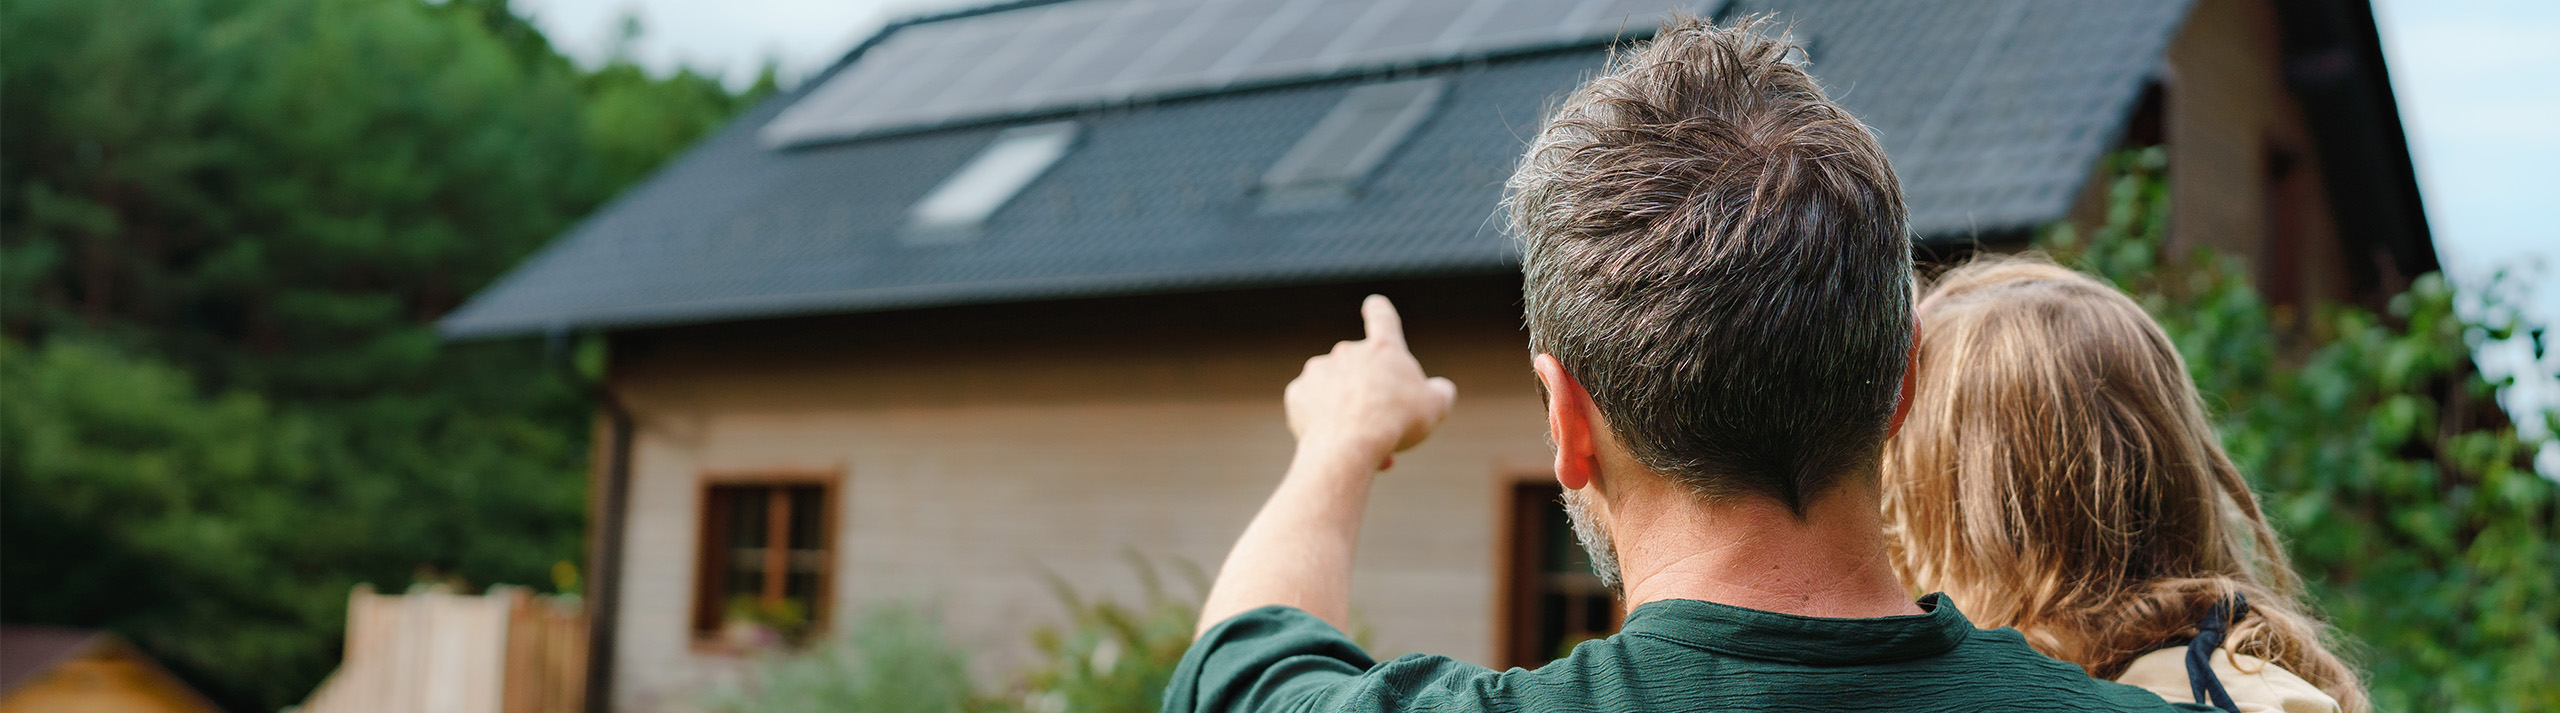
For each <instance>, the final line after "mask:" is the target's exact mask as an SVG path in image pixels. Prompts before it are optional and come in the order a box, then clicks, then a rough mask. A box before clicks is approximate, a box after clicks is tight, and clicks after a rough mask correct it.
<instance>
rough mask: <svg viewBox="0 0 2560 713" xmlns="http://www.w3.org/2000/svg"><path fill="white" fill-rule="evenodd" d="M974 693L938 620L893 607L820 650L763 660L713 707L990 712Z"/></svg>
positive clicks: (728, 710)
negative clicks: (982, 710)
mask: <svg viewBox="0 0 2560 713" xmlns="http://www.w3.org/2000/svg"><path fill="white" fill-rule="evenodd" d="M974 691H975V689H974V688H973V687H972V686H971V684H970V680H969V656H968V654H967V653H966V652H964V651H962V650H961V649H959V648H958V647H955V646H953V645H952V644H951V642H950V640H949V639H946V638H944V636H943V632H942V625H941V624H940V622H939V620H938V619H937V617H936V616H935V615H934V614H933V613H931V612H930V611H928V610H925V609H923V608H921V607H917V606H913V605H906V604H889V605H882V606H878V607H874V608H872V609H870V610H868V611H865V612H863V613H862V615H861V616H859V617H856V618H855V619H854V621H853V622H852V625H851V626H850V627H848V628H847V629H846V630H845V632H844V633H843V634H841V635H838V636H836V637H835V638H833V639H829V640H827V641H826V642H824V643H821V644H819V645H817V646H815V647H813V648H809V649H805V650H801V651H791V652H782V653H777V654H775V655H773V656H770V657H768V658H766V659H764V660H762V661H759V662H758V663H757V665H756V666H755V667H754V668H753V669H752V670H751V671H750V673H749V676H748V680H746V681H745V682H743V683H741V684H738V685H733V686H727V687H723V688H721V689H717V690H715V691H714V692H713V693H712V694H711V698H710V700H709V701H708V704H709V707H710V708H711V709H712V710H716V711H720V712H721V713H871V712H873V711H878V712H880V713H968V712H971V711H977V710H981V709H983V708H985V705H984V704H983V701H982V700H981V699H979V698H978V696H977V694H976V693H975V692H974Z"/></svg>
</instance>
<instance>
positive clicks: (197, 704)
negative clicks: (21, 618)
mask: <svg viewBox="0 0 2560 713" xmlns="http://www.w3.org/2000/svg"><path fill="white" fill-rule="evenodd" d="M0 713H221V709H219V708H215V707H214V706H213V703H212V702H211V701H207V700H205V698H204V696H203V695H202V694H199V693H196V690H195V689H194V688H190V687H188V686H187V684H186V682H184V681H180V680H178V677H176V676H172V675H169V671H168V670H167V669H163V668H161V667H160V664H159V663H158V662H155V661H152V660H151V657H150V656H148V655H145V654H143V653H142V651H141V650H140V649H136V648H134V647H133V645H132V644H129V643H125V640H124V639H123V638H122V637H118V636H116V635H114V634H110V633H107V632H103V631H89V630H84V629H60V628H53V627H42V626H9V627H0Z"/></svg>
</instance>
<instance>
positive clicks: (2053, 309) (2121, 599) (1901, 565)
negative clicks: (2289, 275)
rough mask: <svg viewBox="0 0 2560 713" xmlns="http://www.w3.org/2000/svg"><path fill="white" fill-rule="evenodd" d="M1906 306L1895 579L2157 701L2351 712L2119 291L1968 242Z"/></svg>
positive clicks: (2167, 358) (2317, 626)
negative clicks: (1975, 248) (1910, 321)
mask: <svg viewBox="0 0 2560 713" xmlns="http://www.w3.org/2000/svg"><path fill="white" fill-rule="evenodd" d="M1918 313H1919V316H1920V346H1919V356H1918V359H1917V360H1915V361H1914V362H1913V363H1912V366H1911V368H1912V369H1913V370H1914V372H1915V373H1914V375H1913V377H1912V378H1913V379H1914V381H1913V390H1912V393H1913V396H1912V404H1911V411H1910V415H1909V416H1908V419H1907V420H1906V421H1905V422H1904V424H1903V427H1902V430H1901V431H1900V432H1899V434H1897V435H1896V436H1895V437H1894V439H1893V441H1892V442H1891V443H1890V444H1888V445H1887V446H1886V448H1885V468H1884V483H1885V499H1884V509H1885V515H1886V521H1887V522H1888V523H1891V525H1890V527H1892V528H1893V529H1895V530H1896V535H1897V539H1898V542H1897V545H1896V551H1895V566H1896V567H1897V569H1898V570H1899V574H1900V575H1901V577H1902V581H1903V583H1904V584H1906V585H1908V586H1910V587H1911V588H1912V589H1913V591H1915V592H1928V591H1944V592H1946V593H1947V594H1948V595H1949V596H1950V597H1952V598H1953V599H1954V601H1955V603H1956V605H1957V607H1958V608H1959V609H1962V610H1964V612H1965V613H1966V614H1967V615H1969V616H1970V617H1972V620H1973V623H1974V624H1975V625H1977V626H1982V627H1985V628H1991V627H2002V626H2006V627H2014V628H2016V629H2017V630H2018V631H2019V632H2021V633H2023V634H2025V635H2026V637H2027V641H2028V642H2029V643H2031V644H2033V645H2034V646H2035V647H2036V648H2037V649H2039V650H2041V651H2043V652H2044V653H2045V654H2046V655H2049V656H2052V657H2054V658H2057V659H2060V660H2063V661H2066V662H2070V663H2074V664H2078V665H2080V667H2082V668H2083V669H2086V670H2087V671H2088V672H2089V674H2090V675H2092V676H2097V677H2100V678H2107V679H2114V680H2118V681H2121V682H2124V683H2128V684H2133V685H2137V686H2142V687H2144V688H2147V689H2150V690H2151V691H2152V692H2154V693H2158V694H2160V695H2161V697H2163V698H2167V699H2169V700H2170V701H2172V702H2182V703H2183V702H2198V703H2206V704H2208V705H2216V706H2217V707H2222V708H2224V709H2226V710H2237V711H2284V712H2286V713H2310V712H2313V711H2340V710H2343V711H2346V712H2348V713H2361V712H2362V711H2363V710H2364V709H2365V707H2366V701H2365V697H2364V691H2363V689H2362V687H2361V685H2360V684H2359V683H2358V682H2357V680H2356V674H2355V672H2354V671H2353V670H2352V669H2350V668H2348V667H2347V665H2346V664H2345V663H2344V662H2342V661H2340V660H2339V658H2338V657H2337V656H2336V655H2334V654H2332V653H2331V652H2330V651H2329V650H2328V649H2327V648H2325V647H2324V645H2323V641H2322V637H2323V635H2324V634H2325V633H2326V631H2327V625H2326V624H2325V623H2323V622H2321V621H2320V620H2319V619H2318V618H2316V617H2315V616H2314V615H2313V614H2312V613H2311V612H2310V611H2309V609H2308V608H2307V607H2306V606H2305V605H2304V603H2303V602H2302V600H2301V583H2300V579H2299V578H2298V577H2297V576H2296V575H2295V574H2294V573H2293V570H2292V567H2291V565H2290V564H2289V563H2288V562H2287V561H2286V558H2285V553H2284V549H2283V548H2282V547H2281V546H2280V545H2278V544H2277V542H2276V537H2275V533H2274V532H2273V531H2272V530H2270V529H2268V527H2267V523H2266V518H2265V517H2264V516H2263V515H2262V514H2261V513H2260V512H2259V509H2258V502H2257V498H2256V497H2255V496H2254V495H2252V494H2251V493H2250V491H2249V486H2248V483H2246V482H2245V481H2243V480H2242V479H2241V477H2240V473H2239V471H2238V470H2237V469H2235V468H2233V467H2232V465H2231V459H2230V458H2229V457H2227V456H2225V455H2224V454H2223V451H2222V447H2221V445H2220V442H2219V441H2217V440H2216V437H2215V435H2214V432H2213V426H2212V424H2211V423H2210V422H2208V421H2206V420H2205V416H2204V410H2203V408H2202V407H2201V406H2200V405H2199V400H2198V397H2197V395H2196V389H2195V384H2194V383H2192V382H2190V381H2189V380H2188V378H2187V370H2186V364H2185V361H2184V360H2183V359H2181V358H2180V357H2179V356H2178V350H2177V347H2176V346H2175V345H2174V344H2172V343H2170V341H2169V338H2168V335H2167V334H2165V333H2163V332H2162V331H2161V330H2160V325H2159V324H2157V323H2155V322H2153V321H2152V320H2151V317H2150V316H2149V315H2147V314H2144V313H2143V311H2142V308H2141V307H2140V306H2139V305H2136V304H2134V302H2133V300H2131V299H2129V298H2127V297H2125V295H2124V294H2123V293H2121V292H2118V291H2116V290H2115V288H2113V287H2109V286H2107V285H2106V284H2104V283H2101V282H2098V281H2097V280H2095V279H2092V278H2090V277H2088V276H2085V275H2082V274H2080V273H2077V272H2073V271H2071V270H2068V269H2065V268H2062V267H2060V266H2057V265H2054V264H2052V263H2050V262H2046V261H2043V260H2041V259H2035V258H1987V259H1981V260H1976V261H1975V262H1973V263H1971V264H1968V265H1966V266H1964V267H1960V268H1957V269H1955V270H1953V271H1951V272H1949V273H1947V274H1946V275H1944V276H1942V277H1940V278H1939V279H1938V280H1937V281H1936V283H1935V284H1934V285H1933V286H1932V287H1931V288H1930V289H1929V290H1928V292H1927V294H1925V295H1923V297H1922V299H1921V302H1920V305H1919V308H1918ZM2190 658H2192V659H2194V660H2195V663H2194V665H2190V664H2189V659H2190ZM2208 660H2209V661H2210V663H2209V664H2207V663H2206V661H2208Z"/></svg>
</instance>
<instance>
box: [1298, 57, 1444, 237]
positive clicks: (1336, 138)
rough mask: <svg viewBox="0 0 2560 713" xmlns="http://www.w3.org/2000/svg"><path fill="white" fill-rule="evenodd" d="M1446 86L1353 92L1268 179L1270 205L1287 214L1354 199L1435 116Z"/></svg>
mask: <svg viewBox="0 0 2560 713" xmlns="http://www.w3.org/2000/svg"><path fill="white" fill-rule="evenodd" d="M1446 84H1447V83H1446V82H1444V81H1442V80H1440V79H1438V78H1431V79H1409V80H1404V81H1396V82H1382V83H1378V84H1369V85H1364V86H1359V87H1354V88H1352V90H1351V92H1350V93H1349V94H1347V95H1344V96H1343V97H1342V103H1339V104H1335V105H1333V111H1331V112H1329V113H1326V114H1325V115H1324V119H1323V120H1320V121H1317V122H1316V126H1315V128H1314V129H1311V130H1308V131H1307V135H1306V136H1305V137H1304V138H1300V139H1298V145H1296V146H1293V147H1290V149H1289V153H1288V154H1286V155H1283V156H1281V157H1280V162H1279V163H1275V164H1272V166H1271V170H1270V171H1268V172H1266V173H1264V174H1262V190H1263V201H1264V205H1266V206H1271V207H1283V208H1285V207H1289V206H1294V205H1303V204H1307V203H1310V202H1314V203H1326V202H1336V201H1340V200H1344V199H1348V198H1349V197H1350V196H1351V189H1352V188H1353V187H1354V186H1356V185H1357V184H1358V183H1359V182H1360V181H1361V179H1364V178H1367V177H1368V175H1369V172H1370V171H1371V170H1374V169H1376V168H1377V167H1378V163H1379V162H1381V161H1384V160H1386V158H1387V154H1388V153H1389V152H1391V151H1394V150H1395V147H1396V144H1399V143H1403V142H1404V138H1405V135H1407V134H1411V133H1413V129H1414V127H1416V126H1419V125H1421V124H1422V120H1423V118H1424V117H1427V116H1430V114H1431V110H1432V108H1433V107H1434V106H1436V105H1437V104H1439V100H1440V94H1441V92H1442V91H1443V89H1444V88H1445V85H1446Z"/></svg>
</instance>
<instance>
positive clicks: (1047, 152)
mask: <svg viewBox="0 0 2560 713" xmlns="http://www.w3.org/2000/svg"><path fill="white" fill-rule="evenodd" d="M1075 139H1076V123H1075V122H1072V121H1056V122H1050V123H1046V124H1033V125H1031V126H1017V127H1014V128H1010V129H1006V130H1004V133H1000V134H996V139H995V141H994V142H992V143H989V144H987V148H986V150H983V151H980V152H978V156H977V157H976V158H972V159H969V163H968V164H966V165H963V166H961V167H960V170H959V171H956V172H953V173H952V174H951V177H950V178H948V179H944V180H943V181H942V185H939V186H935V187H934V189H933V192H932V193H927V194H925V196H924V200H920V201H917V202H916V205H915V208H914V209H912V210H909V211H908V213H907V225H908V227H909V228H910V229H911V230H910V233H909V242H942V241H944V240H947V239H949V238H950V237H951V236H958V235H965V234H966V232H967V231H968V230H971V229H974V228H977V227H978V226H980V225H984V224H986V222H987V218H988V217H990V216H993V215H995V214H996V209H999V208H1003V207H1004V204H1005V203H1006V202H1007V201H1011V200H1013V196H1014V194H1017V193H1021V192H1022V189H1024V188H1027V187H1029V186H1030V185H1031V181H1032V180H1034V179H1037V178H1039V177H1040V174H1042V173H1046V172H1048V170H1049V167H1050V166H1052V165H1055V164H1056V163H1057V162H1058V159H1060V158H1064V157H1066V155H1067V149H1068V148H1069V147H1070V146H1071V145H1073V144H1074V143H1075Z"/></svg>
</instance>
